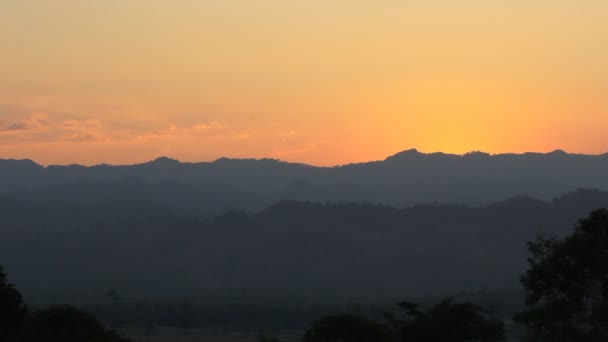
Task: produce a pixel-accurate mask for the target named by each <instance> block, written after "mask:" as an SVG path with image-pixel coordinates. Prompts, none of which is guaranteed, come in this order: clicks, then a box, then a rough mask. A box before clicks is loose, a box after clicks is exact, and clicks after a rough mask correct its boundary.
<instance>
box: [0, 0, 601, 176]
mask: <svg viewBox="0 0 608 342" xmlns="http://www.w3.org/2000/svg"><path fill="white" fill-rule="evenodd" d="M606 18H608V1H605V0H597V1H594V0H577V1H574V0H563V1H549V0H537V1H523V0H511V1H487V0H485V1H482V0H462V1H452V0H408V1H402V0H378V1H357V0H308V1H284V0H259V1H251V0H222V1H210V0H209V1H207V0H172V1H169V0H106V1H81V0H3V1H2V2H0V44H1V47H2V48H1V50H0V51H1V53H0V158H30V159H34V160H36V161H38V162H40V163H43V164H53V163H58V164H66V163H81V164H96V163H102V162H107V163H114V164H124V163H135V162H142V161H147V160H150V159H154V158H156V157H158V156H161V155H166V156H170V157H174V158H177V159H180V160H183V161H202V160H213V159H215V158H218V157H221V156H229V157H255V158H258V157H271V158H278V159H283V160H288V161H297V162H306V163H312V164H318V165H335V164H343V163H348V162H357V161H367V160H375V159H383V158H384V157H386V156H387V155H390V154H392V153H395V152H398V151H400V150H404V149H409V148H418V149H419V150H421V151H426V152H432V151H444V152H453V153H464V152H467V151H471V150H483V151H487V152H491V153H500V152H524V151H541V152H542V151H551V150H554V149H557V148H561V149H564V150H567V151H570V152H579V153H591V154H595V153H603V152H608V138H607V134H606V132H608V20H606Z"/></svg>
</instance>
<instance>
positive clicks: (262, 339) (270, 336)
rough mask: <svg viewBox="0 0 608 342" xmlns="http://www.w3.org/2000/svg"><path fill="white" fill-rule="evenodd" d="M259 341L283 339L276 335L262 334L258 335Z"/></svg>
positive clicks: (279, 341)
mask: <svg viewBox="0 0 608 342" xmlns="http://www.w3.org/2000/svg"><path fill="white" fill-rule="evenodd" d="M258 342H281V340H280V339H279V338H278V337H276V336H272V335H261V336H260V337H258Z"/></svg>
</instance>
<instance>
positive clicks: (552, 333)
mask: <svg viewBox="0 0 608 342" xmlns="http://www.w3.org/2000/svg"><path fill="white" fill-rule="evenodd" d="M529 250H530V253H531V254H532V255H531V257H530V258H529V263H530V268H529V269H528V270H527V271H526V273H525V275H524V276H523V277H522V283H523V285H524V287H525V289H526V292H527V296H526V303H527V305H528V306H529V309H528V310H527V311H525V312H522V313H520V314H519V315H517V316H516V320H517V321H519V322H521V323H523V324H525V325H526V327H527V330H528V336H527V340H528V341H539V342H542V341H557V342H560V341H564V342H566V341H593V342H595V341H607V340H608V262H607V260H608V210H606V209H600V210H596V211H593V212H592V213H591V214H590V216H589V217H588V218H585V219H582V220H579V223H578V225H577V226H576V228H575V230H574V232H573V233H572V234H571V235H569V236H567V237H565V238H564V239H554V238H553V239H549V238H544V237H539V238H538V239H537V240H536V241H534V242H530V243H529Z"/></svg>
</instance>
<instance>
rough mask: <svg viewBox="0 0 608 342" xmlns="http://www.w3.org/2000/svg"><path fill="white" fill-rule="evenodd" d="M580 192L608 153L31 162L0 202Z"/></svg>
mask: <svg viewBox="0 0 608 342" xmlns="http://www.w3.org/2000/svg"><path fill="white" fill-rule="evenodd" d="M76 184H78V185H76ZM123 187H124V188H123ZM110 188H111V189H110ZM579 188H596V189H608V154H603V155H581V154H568V153H566V152H564V151H561V150H558V151H554V152H551V153H547V154H542V153H524V154H498V155H490V154H486V153H481V152H473V153H468V154H465V155H453V154H444V153H430V154H426V153H420V152H418V151H416V150H408V151H404V152H401V153H398V154H396V155H393V156H391V157H388V158H386V159H385V160H383V161H374V162H368V163H360V164H348V165H343V166H336V167H315V166H310V165H305V164H295V163H287V162H281V161H278V160H272V159H261V160H254V159H227V158H222V159H218V160H216V161H214V162H201V163H181V162H179V161H176V160H173V159H169V158H165V157H163V158H158V159H156V160H154V161H151V162H148V163H144V164H137V165H124V166H112V165H97V166H91V167H84V166H79V165H69V166H48V167H43V166H41V165H39V164H36V163H35V162H33V161H31V160H2V159H0V194H3V193H4V194H6V193H13V192H31V191H34V192H41V193H45V194H46V195H48V196H59V197H60V198H61V196H62V195H66V196H68V195H69V196H79V194H78V192H81V194H80V196H87V195H90V196H92V195H94V194H95V193H96V192H97V191H100V192H102V193H103V192H107V191H121V190H120V189H123V190H124V192H127V193H128V195H129V196H137V194H139V195H140V196H143V195H144V194H145V195H146V198H147V199H148V200H151V201H155V200H162V201H165V202H166V201H171V200H172V201H174V202H175V203H176V204H179V205H180V206H182V205H183V204H184V203H187V202H188V201H186V199H191V200H199V199H200V201H201V203H203V202H204V203H211V202H213V203H214V205H213V206H212V208H211V207H209V206H208V205H205V206H204V207H205V208H206V210H205V211H207V212H211V211H214V210H209V209H218V210H220V211H221V210H222V209H226V208H231V207H238V208H248V209H260V208H263V207H265V206H267V205H269V204H271V203H273V202H276V201H279V200H287V199H292V200H306V201H321V202H324V201H334V202H335V201H346V202H363V201H369V202H375V203H381V204H388V205H394V206H408V205H413V204H419V203H452V204H468V205H483V204H487V203H491V202H495V201H499V200H503V199H505V198H509V197H513V196H516V195H528V196H532V197H535V198H539V199H545V200H548V199H551V198H553V197H556V196H558V195H560V194H563V193H565V192H568V191H573V190H576V189H579ZM24 196H27V195H25V194H24ZM190 203H192V201H190ZM186 207H192V206H191V205H190V204H187V205H186ZM199 207H200V206H199ZM199 207H197V206H196V205H195V206H194V207H192V208H191V209H192V210H194V211H197V210H198V209H199Z"/></svg>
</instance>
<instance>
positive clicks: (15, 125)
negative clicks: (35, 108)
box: [0, 113, 49, 132]
mask: <svg viewBox="0 0 608 342" xmlns="http://www.w3.org/2000/svg"><path fill="white" fill-rule="evenodd" d="M48 124H49V116H48V114H46V113H35V114H33V115H32V116H30V117H29V118H27V119H24V120H19V121H14V122H11V123H9V124H8V125H6V126H4V127H2V128H0V131H3V132H11V131H41V130H44V129H45V128H46V126H47V125H48Z"/></svg>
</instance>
